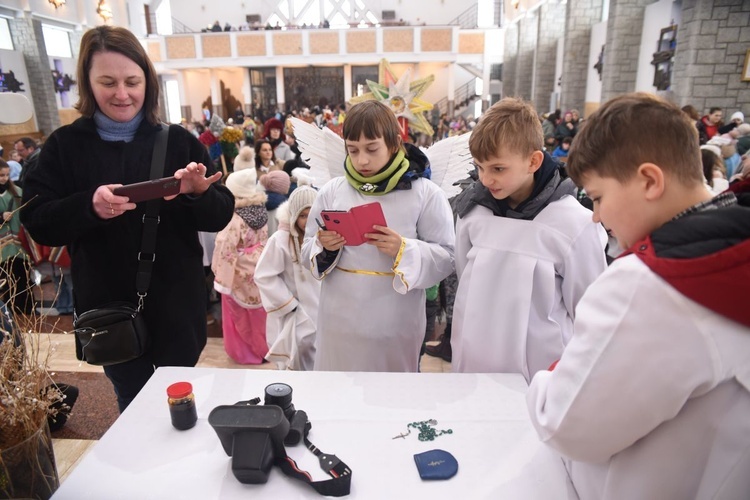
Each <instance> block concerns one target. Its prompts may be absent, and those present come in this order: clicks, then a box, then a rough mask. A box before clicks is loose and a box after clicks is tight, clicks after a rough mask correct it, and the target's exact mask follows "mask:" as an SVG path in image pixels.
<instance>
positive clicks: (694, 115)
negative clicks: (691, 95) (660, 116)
mask: <svg viewBox="0 0 750 500" xmlns="http://www.w3.org/2000/svg"><path fill="white" fill-rule="evenodd" d="M682 112H683V113H685V114H686V115H688V116H689V117H690V119H691V120H695V121H698V120H700V119H701V115H699V114H698V110H697V109H695V106H692V105H690V104H687V105H685V106H683V107H682Z"/></svg>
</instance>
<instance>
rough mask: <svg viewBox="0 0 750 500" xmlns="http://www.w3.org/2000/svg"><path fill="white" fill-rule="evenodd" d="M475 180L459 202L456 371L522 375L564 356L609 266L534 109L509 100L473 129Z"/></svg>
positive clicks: (598, 232) (599, 231) (600, 237)
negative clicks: (588, 293)
mask: <svg viewBox="0 0 750 500" xmlns="http://www.w3.org/2000/svg"><path fill="white" fill-rule="evenodd" d="M469 148H470V150H471V155H472V157H473V158H474V163H475V165H476V167H477V173H478V175H479V179H478V180H477V181H476V182H475V183H474V184H473V185H472V186H471V187H469V188H468V189H466V190H465V191H464V192H463V193H461V194H460V195H459V197H458V198H457V200H456V201H455V206H456V212H457V213H458V221H457V223H456V273H457V275H458V290H457V293H456V301H455V304H454V314H453V324H452V328H453V330H452V336H451V347H452V351H453V353H452V369H453V371H455V372H497V373H520V374H522V375H523V376H524V377H525V378H526V380H527V381H528V380H531V377H532V376H533V375H534V373H536V372H537V371H538V370H544V369H546V368H547V367H549V365H550V364H551V363H553V362H554V361H556V360H558V359H560V355H561V354H562V352H563V348H564V347H565V344H566V343H567V342H568V340H569V339H570V336H571V334H572V332H573V318H574V317H575V308H576V304H578V301H579V300H580V298H581V296H582V295H583V292H584V291H585V290H586V287H588V285H589V284H590V283H591V282H592V281H594V279H596V277H597V276H598V275H599V274H600V273H601V272H602V271H604V269H605V268H606V267H607V263H606V257H605V253H604V247H605V245H606V241H607V235H606V232H605V230H604V228H602V227H601V225H600V224H595V223H594V222H592V221H591V211H590V210H589V209H587V208H585V207H583V206H582V205H581V204H580V203H579V202H578V200H577V199H576V197H575V189H576V187H575V185H574V184H573V182H572V181H570V179H565V178H564V175H563V170H562V167H561V165H560V164H559V163H557V162H556V161H555V160H554V159H553V158H552V157H550V155H549V154H548V153H546V152H545V151H544V135H543V133H542V126H541V124H540V123H539V119H538V118H537V114H536V111H535V110H534V107H533V106H532V105H531V104H530V103H527V102H524V101H522V100H521V99H516V98H505V99H503V100H501V101H500V102H498V103H496V104H495V105H493V106H492V107H491V108H490V109H489V110H488V111H487V112H486V113H485V114H484V115H482V119H481V120H480V121H479V124H477V126H476V127H475V128H474V130H473V132H472V134H471V138H470V140H469Z"/></svg>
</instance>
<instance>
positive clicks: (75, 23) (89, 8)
mask: <svg viewBox="0 0 750 500" xmlns="http://www.w3.org/2000/svg"><path fill="white" fill-rule="evenodd" d="M107 1H108V3H109V5H110V7H111V8H112V15H113V17H112V20H111V21H110V22H109V24H112V25H116V26H125V27H128V13H127V3H128V2H127V1H126V0H107ZM97 4H98V2H97V1H95V0H68V1H67V2H66V3H65V5H62V6H60V7H58V8H57V9H55V6H54V5H52V4H51V3H49V0H3V3H2V5H0V7H2V8H4V9H3V10H6V11H15V12H17V13H18V14H19V15H23V14H22V13H23V12H31V14H32V15H33V16H34V17H35V18H38V19H40V20H42V22H45V23H49V24H56V25H58V26H61V27H67V28H81V29H86V28H89V27H92V26H99V25H101V24H104V20H103V19H102V18H101V17H99V15H98V14H97V13H96V7H97Z"/></svg>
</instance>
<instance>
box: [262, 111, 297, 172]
mask: <svg viewBox="0 0 750 500" xmlns="http://www.w3.org/2000/svg"><path fill="white" fill-rule="evenodd" d="M263 138H264V139H268V141H269V142H270V143H271V146H273V151H274V153H275V154H276V158H278V159H279V160H283V161H287V160H293V159H294V153H293V152H292V149H291V148H290V147H289V144H287V143H286V135H284V124H283V123H281V120H279V119H278V118H269V119H268V120H266V123H264V124H263Z"/></svg>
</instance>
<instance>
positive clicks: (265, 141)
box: [255, 139, 276, 178]
mask: <svg viewBox="0 0 750 500" xmlns="http://www.w3.org/2000/svg"><path fill="white" fill-rule="evenodd" d="M263 144H268V145H269V146H270V147H271V161H272V162H274V163H276V151H275V150H274V149H273V144H271V141H269V140H268V139H258V140H257V141H255V169H256V170H257V171H258V177H259V178H260V167H262V166H263V163H262V162H261V161H260V148H261V146H263Z"/></svg>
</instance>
